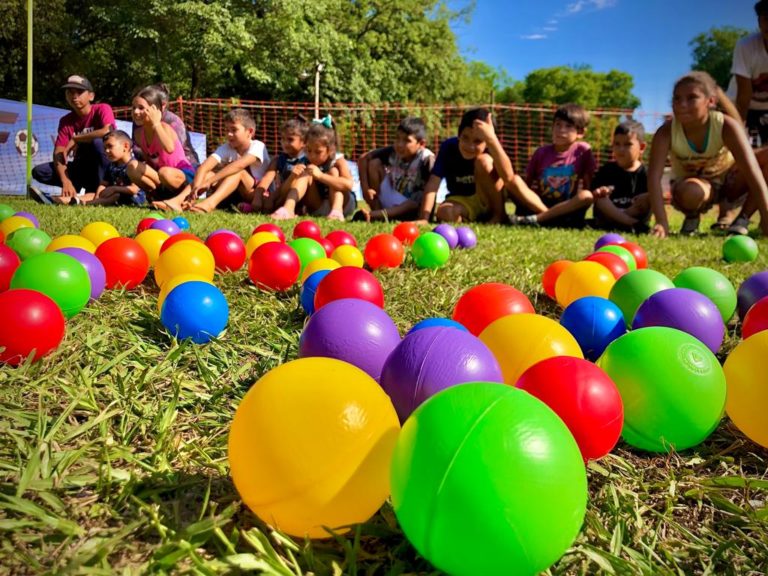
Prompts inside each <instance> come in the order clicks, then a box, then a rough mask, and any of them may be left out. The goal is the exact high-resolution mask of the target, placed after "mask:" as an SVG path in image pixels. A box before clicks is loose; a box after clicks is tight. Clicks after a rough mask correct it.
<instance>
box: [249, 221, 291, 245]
mask: <svg viewBox="0 0 768 576" xmlns="http://www.w3.org/2000/svg"><path fill="white" fill-rule="evenodd" d="M259 232H270V233H272V234H274V235H275V236H276V237H277V239H278V240H280V242H285V232H283V229H282V228H280V226H278V225H277V224H273V223H272V222H264V223H263V224H259V225H258V226H256V228H254V229H253V232H251V236H253V235H254V234H258V233H259Z"/></svg>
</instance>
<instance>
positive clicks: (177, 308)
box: [160, 281, 229, 344]
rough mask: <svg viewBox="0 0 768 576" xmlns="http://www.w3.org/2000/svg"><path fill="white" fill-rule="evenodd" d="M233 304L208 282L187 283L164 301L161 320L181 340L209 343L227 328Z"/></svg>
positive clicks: (179, 286)
mask: <svg viewBox="0 0 768 576" xmlns="http://www.w3.org/2000/svg"><path fill="white" fill-rule="evenodd" d="M228 320H229V306H228V305H227V299H226V298H225V297H224V294H222V293H221V291H220V290H219V289H218V288H216V286H214V285H213V284H209V283H207V282H195V281H192V282H184V283H183V284H179V285H178V286H176V288H174V289H173V290H171V292H170V293H169V294H168V296H167V297H166V299H165V302H163V310H162V312H161V313H160V321H161V322H162V323H163V326H165V327H166V328H167V329H168V331H169V332H170V333H171V334H173V335H174V336H175V337H176V338H178V339H179V340H183V339H185V338H191V339H192V341H193V342H194V343H195V344H205V343H206V342H209V341H210V340H211V339H212V338H216V337H218V336H219V334H221V332H222V331H223V330H224V328H226V327H227V321H228Z"/></svg>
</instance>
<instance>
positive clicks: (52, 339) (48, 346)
mask: <svg viewBox="0 0 768 576" xmlns="http://www.w3.org/2000/svg"><path fill="white" fill-rule="evenodd" d="M0 316H2V318H3V321H2V322H0V350H1V351H0V362H2V363H5V364H10V365H11V366H18V365H19V364H21V363H22V362H24V361H25V360H26V359H27V358H28V357H29V356H30V354H32V361H33V362H36V361H37V360H39V359H40V358H42V357H43V356H45V355H46V354H48V353H49V352H51V351H52V350H55V349H56V348H57V347H58V346H59V344H61V341H62V340H63V339H64V332H65V323H64V315H63V314H62V313H61V310H60V309H59V307H58V306H57V305H56V303H55V302H54V301H53V300H51V299H50V298H49V297H48V296H46V295H45V294H43V293H41V292H37V291H35V290H25V289H19V290H8V291H6V292H3V293H0Z"/></svg>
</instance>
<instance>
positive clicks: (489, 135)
mask: <svg viewBox="0 0 768 576" xmlns="http://www.w3.org/2000/svg"><path fill="white" fill-rule="evenodd" d="M472 127H473V128H474V129H475V130H477V131H478V132H479V133H480V134H481V135H482V137H483V140H485V141H486V142H488V141H489V140H493V139H494V138H496V131H495V130H494V129H493V120H492V119H491V115H490V114H488V120H487V121H485V120H480V119H479V118H478V119H476V120H475V121H474V122H473V123H472Z"/></svg>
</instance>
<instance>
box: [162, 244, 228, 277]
mask: <svg viewBox="0 0 768 576" xmlns="http://www.w3.org/2000/svg"><path fill="white" fill-rule="evenodd" d="M166 242H167V240H166ZM215 270H216V261H215V260H214V259H213V254H211V251H210V250H209V249H208V246H206V245H205V244H203V243H202V242H195V241H192V240H184V241H182V242H177V243H176V244H174V245H173V246H171V247H170V248H168V249H167V250H165V251H164V252H163V253H162V254H160V257H159V258H158V259H157V262H156V263H155V282H156V283H157V285H158V286H160V287H162V286H163V284H164V283H165V282H167V281H168V280H170V279H171V278H173V277H174V276H178V275H179V274H198V275H200V276H202V277H203V278H205V279H206V280H213V274H214V272H215Z"/></svg>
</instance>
